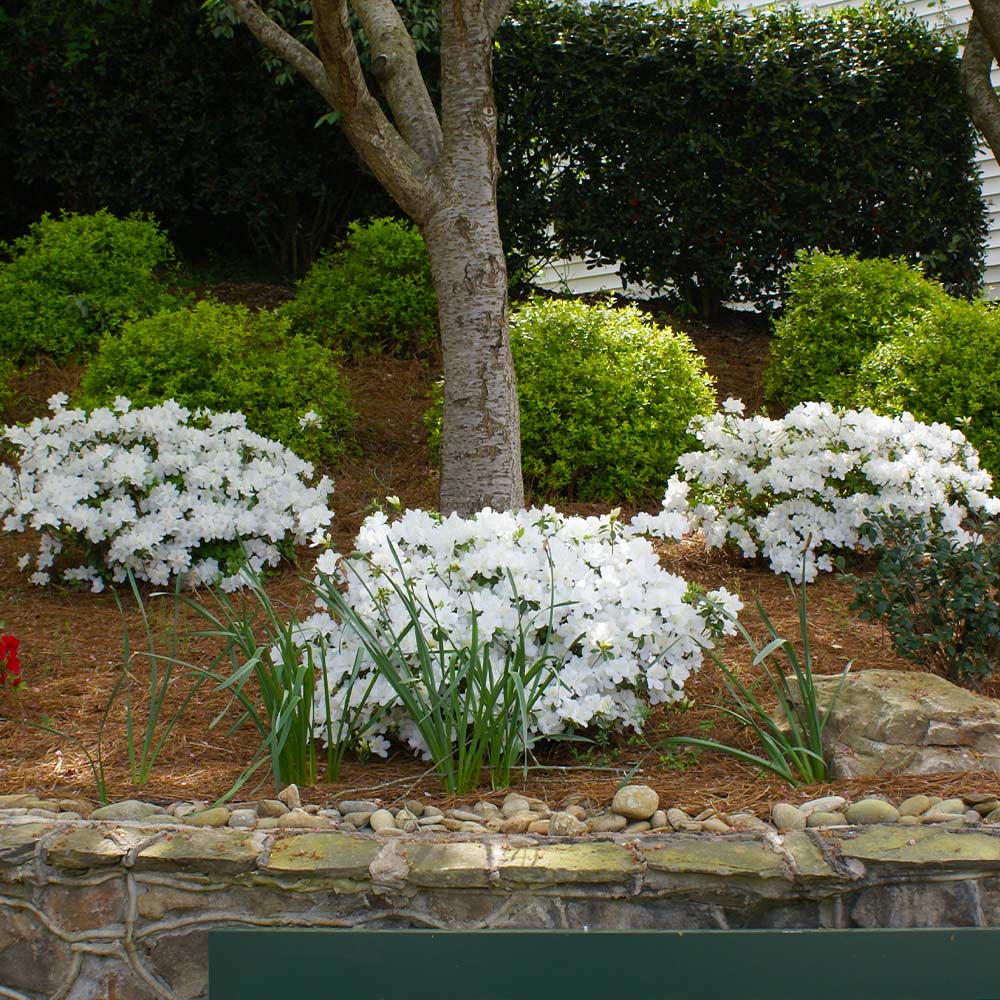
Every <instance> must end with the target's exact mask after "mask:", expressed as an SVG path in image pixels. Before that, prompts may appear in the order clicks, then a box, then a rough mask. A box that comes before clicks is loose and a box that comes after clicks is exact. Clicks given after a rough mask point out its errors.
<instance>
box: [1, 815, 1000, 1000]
mask: <svg viewBox="0 0 1000 1000" xmlns="http://www.w3.org/2000/svg"><path fill="white" fill-rule="evenodd" d="M955 819H956V820H957V822H958V823H959V824H961V822H962V819H963V817H956V818H955ZM923 926H939V927H940V926H946V927H952V926H956V927H958V926H1000V827H997V826H995V825H994V824H993V823H984V824H983V825H981V826H978V827H976V828H973V827H971V826H968V825H939V824H937V823H927V824H921V825H917V824H904V823H899V822H895V823H891V824H886V823H874V824H870V825H864V826H861V825H853V826H836V827H824V828H805V829H790V830H787V831H785V832H781V833H779V832H778V831H777V830H775V829H774V828H773V827H771V826H769V825H767V824H764V823H762V822H761V823H760V826H759V827H757V828H756V829H752V830H745V831H743V832H735V833H727V834H710V833H704V832H700V833H695V832H691V833H686V832H676V831H675V832H670V833H649V832H647V833H641V834H639V833H635V832H633V833H619V834H600V835H599V834H589V835H584V836H577V837H572V838H560V837H552V836H551V835H549V836H548V837H540V836H527V835H521V834H501V833H491V834H487V835H485V836H474V837H473V836H469V835H463V834H461V833H449V832H434V833H431V834H427V833H424V834H420V835H412V834H406V833H404V832H403V831H400V830H398V829H387V830H384V831H383V832H381V833H376V832H372V833H359V832H349V831H348V832H345V831H343V830H335V829H295V828H281V829H264V830H259V829H255V830H249V829H238V828H234V827H230V826H226V827H220V828H212V827H197V826H191V825H189V824H185V823H183V822H181V821H180V820H178V819H176V818H175V817H166V818H162V817H158V822H156V823H155V824H153V823H151V822H150V821H149V820H142V819H138V820H112V819H106V820H99V819H98V820H95V819H88V820H82V819H79V820H78V819H64V820H59V819H46V818H45V817H38V816H31V815H28V814H24V815H16V816H8V817H6V818H5V819H3V820H0V987H2V988H0V996H3V997H9V998H14V1000H40V998H42V997H45V998H53V1000H97V998H107V997H115V998H117V1000H151V998H160V1000H195V998H202V997H204V996H205V995H206V983H207V932H208V930H209V929H211V928H219V927H234V928H240V927H261V928H267V927H302V928H306V927H310V928H315V927H326V928H344V929H350V928H358V927H366V928H386V927H426V928H437V929H445V928H454V929H477V928H482V929H490V928H584V927H587V928H589V929H592V930H598V929H617V930H621V929H626V930H627V929H652V928H662V929H682V928H691V929H695V928H700V929H721V930H724V929H739V928H810V927H831V928H844V927H923Z"/></svg>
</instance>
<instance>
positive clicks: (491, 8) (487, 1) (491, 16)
mask: <svg viewBox="0 0 1000 1000" xmlns="http://www.w3.org/2000/svg"><path fill="white" fill-rule="evenodd" d="M512 4H513V0H483V16H484V17H485V18H486V27H487V28H488V29H489V32H490V38H492V37H493V36H494V35H495V34H496V33H497V31H498V30H499V28H500V25H501V24H502V23H503V19H504V18H505V17H506V16H507V15H508V14H509V13H510V8H511V5H512Z"/></svg>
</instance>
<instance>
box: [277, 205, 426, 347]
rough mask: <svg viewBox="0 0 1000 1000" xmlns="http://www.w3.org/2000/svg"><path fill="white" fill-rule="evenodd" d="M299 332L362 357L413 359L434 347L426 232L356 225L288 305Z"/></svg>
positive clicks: (401, 225) (407, 226) (392, 222)
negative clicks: (385, 356) (424, 235)
mask: <svg viewBox="0 0 1000 1000" xmlns="http://www.w3.org/2000/svg"><path fill="white" fill-rule="evenodd" d="M281 312H282V314H283V315H285V316H287V317H288V318H289V320H291V324H292V329H293V330H294V331H295V332H296V333H308V334H310V335H312V336H314V337H316V339H317V340H321V341H322V342H323V343H327V344H330V345H331V346H332V347H335V348H337V349H339V350H342V351H345V352H346V353H348V354H350V355H352V356H354V357H359V356H361V355H364V354H378V353H386V354H394V355H398V356H401V357H412V356H414V355H416V354H419V353H421V352H422V351H424V350H426V349H427V348H428V347H430V346H431V345H432V344H433V342H434V338H435V334H436V330H437V298H436V296H435V295H434V287H433V285H432V284H431V265H430V260H429V258H428V256H427V249H426V247H425V246H424V241H423V239H422V238H421V236H420V233H419V232H417V230H416V229H415V228H414V226H413V225H412V224H411V223H408V222H399V221H397V220H396V219H389V218H385V219H373V220H372V221H371V222H368V223H367V224H362V223H360V222H352V223H351V225H350V227H349V232H348V236H347V239H346V240H345V241H344V242H343V243H342V244H341V245H340V246H339V247H337V248H336V249H335V250H333V251H332V252H331V253H328V254H326V255H324V256H323V257H321V258H320V259H319V260H318V261H317V262H316V263H315V264H313V266H312V267H311V268H310V269H309V273H308V274H307V275H306V276H305V278H303V280H302V281H301V282H299V286H298V292H297V293H296V296H295V298H294V299H293V300H292V301H291V302H289V303H287V304H286V305H284V306H282V308H281Z"/></svg>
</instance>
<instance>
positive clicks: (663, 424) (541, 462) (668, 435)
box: [425, 299, 715, 501]
mask: <svg viewBox="0 0 1000 1000" xmlns="http://www.w3.org/2000/svg"><path fill="white" fill-rule="evenodd" d="M510 335H511V350H512V352H513V355H514V367H515V369H516V373H517V393H518V399H519V401H520V404H521V463H522V468H523V470H524V478H525V485H526V486H528V487H529V489H530V490H531V492H532V494H533V496H534V498H535V500H538V499H542V498H550V499H554V498H557V497H558V498H561V499H567V500H609V501H617V500H625V501H628V500H635V499H638V498H640V497H649V496H652V495H654V494H655V493H658V492H659V491H660V490H662V488H663V484H664V483H665V482H666V480H667V479H668V478H669V476H670V473H671V472H672V471H673V468H674V464H675V462H676V461H677V456H678V455H680V454H681V453H682V452H685V451H689V450H691V449H692V448H695V447H697V441H696V440H695V438H694V437H693V436H692V435H690V434H688V432H687V425H688V422H689V421H690V420H691V418H692V417H694V416H696V415H698V414H702V415H707V414H709V413H711V412H712V410H713V409H714V407H715V397H714V394H713V392H712V378H711V376H709V375H708V374H707V373H706V371H705V363H704V360H703V359H702V358H701V357H700V356H699V355H698V354H697V353H696V352H695V349H694V346H693V345H692V343H691V341H690V340H689V339H688V338H687V337H686V336H685V335H684V334H682V333H674V332H673V331H672V330H670V329H667V328H663V327H658V326H656V325H655V324H654V323H653V322H652V321H651V320H650V319H649V318H648V317H645V316H643V315H642V314H641V313H640V312H639V311H638V310H637V309H636V308H635V307H634V306H628V307H627V308H624V309H615V308H612V307H611V306H588V305H585V304H584V303H582V302H575V301H572V300H568V301H567V300H555V299H533V300H532V301H531V302H529V303H528V304H527V305H523V306H521V307H520V308H518V309H516V310H514V312H513V313H512V314H511V321H510ZM442 399H443V394H442V392H441V389H440V383H439V386H438V388H437V390H436V392H435V396H434V400H433V403H432V405H431V408H430V410H429V411H428V413H427V414H426V416H425V423H426V425H427V427H428V430H429V432H430V447H431V452H432V453H433V454H436V453H437V448H438V445H439V442H440V432H441V407H442Z"/></svg>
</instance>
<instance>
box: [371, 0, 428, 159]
mask: <svg viewBox="0 0 1000 1000" xmlns="http://www.w3.org/2000/svg"><path fill="white" fill-rule="evenodd" d="M354 10H355V13H356V14H357V15H358V20H359V21H360V22H361V27H362V28H363V29H364V32H365V34H366V35H367V36H368V43H369V45H370V46H371V50H372V71H373V72H374V73H375V78H376V79H377V80H378V82H379V85H380V86H381V88H382V92H383V93H384V94H385V97H386V100H387V101H388V102H389V107H390V108H391V109H392V116H393V118H394V120H395V123H396V127H397V128H398V129H399V131H400V133H401V134H402V136H403V138H404V139H405V140H406V141H407V142H408V143H409V144H410V146H411V147H412V148H413V149H414V150H415V151H416V152H417V154H418V155H419V156H420V157H421V158H422V159H423V160H424V162H425V163H427V164H428V166H430V165H433V164H434V163H435V162H436V160H437V158H438V156H439V155H440V153H441V124H440V122H439V121H438V117H437V112H436V111H435V110H434V104H433V102H432V101H431V98H430V94H429V93H428V92H427V86H426V85H425V83H424V79H423V76H422V75H421V73H420V66H419V65H418V63H417V50H416V48H415V47H414V45H413V39H412V38H411V37H410V33H409V31H407V30H406V25H404V24H403V20H402V18H401V17H400V16H399V11H398V10H397V9H396V5H395V4H394V3H393V2H392V0H355V3H354Z"/></svg>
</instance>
